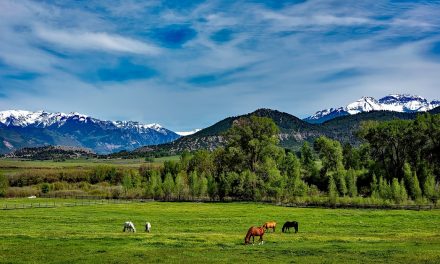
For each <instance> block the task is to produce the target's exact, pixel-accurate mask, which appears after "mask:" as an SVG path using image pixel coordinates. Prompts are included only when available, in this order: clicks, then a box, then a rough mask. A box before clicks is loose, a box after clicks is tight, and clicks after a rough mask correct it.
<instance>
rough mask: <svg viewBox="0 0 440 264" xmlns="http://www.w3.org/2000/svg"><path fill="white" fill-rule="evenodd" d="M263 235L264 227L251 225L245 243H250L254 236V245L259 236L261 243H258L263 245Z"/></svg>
mask: <svg viewBox="0 0 440 264" xmlns="http://www.w3.org/2000/svg"><path fill="white" fill-rule="evenodd" d="M263 235H264V228H262V227H255V226H251V227H250V228H249V230H248V232H247V234H246V237H245V238H244V244H245V245H247V244H250V242H251V237H252V245H253V244H254V242H255V237H256V236H259V237H260V240H259V241H260V243H258V245H263V244H264V241H263Z"/></svg>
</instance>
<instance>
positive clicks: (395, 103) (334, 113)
mask: <svg viewBox="0 0 440 264" xmlns="http://www.w3.org/2000/svg"><path fill="white" fill-rule="evenodd" d="M438 106H440V101H439V100H434V101H431V102H429V101H428V100H426V99H425V98H423V97H420V96H417V95H408V94H390V95H387V96H385V97H383V98H381V99H379V100H376V99H374V98H373V97H362V98H361V99H359V100H357V101H356V102H353V103H350V104H348V105H347V106H345V107H338V108H330V109H325V110H321V111H318V112H316V113H315V114H314V115H312V116H309V117H307V118H305V119H304V120H305V121H307V122H309V123H323V122H325V121H327V120H330V119H333V118H336V117H339V116H345V115H355V114H358V113H362V112H370V111H394V112H403V113H411V112H425V111H429V110H431V109H434V108H436V107H438Z"/></svg>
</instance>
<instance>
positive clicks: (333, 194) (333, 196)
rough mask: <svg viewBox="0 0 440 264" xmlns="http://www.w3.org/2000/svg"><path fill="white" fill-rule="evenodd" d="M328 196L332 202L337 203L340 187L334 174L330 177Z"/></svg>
mask: <svg viewBox="0 0 440 264" xmlns="http://www.w3.org/2000/svg"><path fill="white" fill-rule="evenodd" d="M328 196H329V200H330V203H332V204H335V203H336V200H337V198H338V189H337V188H336V183H335V180H334V178H333V176H330V177H329V183H328Z"/></svg>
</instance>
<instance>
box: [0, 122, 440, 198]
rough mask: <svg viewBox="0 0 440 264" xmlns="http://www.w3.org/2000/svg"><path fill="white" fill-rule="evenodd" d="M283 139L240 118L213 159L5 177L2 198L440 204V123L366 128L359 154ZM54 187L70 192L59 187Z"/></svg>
mask: <svg viewBox="0 0 440 264" xmlns="http://www.w3.org/2000/svg"><path fill="white" fill-rule="evenodd" d="M278 135H279V128H278V127H277V126H276V125H275V123H274V122H273V121H272V120H271V119H269V118H264V117H256V116H251V117H249V118H241V119H238V120H236V121H234V123H233V125H232V127H231V129H229V130H228V131H227V132H226V133H225V134H224V135H223V136H224V138H225V139H226V141H225V142H226V144H225V146H224V147H220V148H217V149H215V150H214V151H207V150H199V151H196V152H194V153H189V152H184V153H183V154H182V155H181V157H180V160H179V161H165V162H164V165H163V166H161V167H158V166H154V165H152V164H151V163H146V164H145V165H143V166H141V167H140V168H139V170H138V171H137V170H133V169H123V168H116V167H112V166H97V167H94V168H91V169H87V170H82V171H66V170H62V171H56V170H51V171H47V172H35V173H34V172H31V171H29V172H23V173H21V174H15V175H13V176H11V177H9V181H8V179H6V180H4V179H5V177H3V178H2V177H1V176H0V195H2V190H3V195H4V190H5V187H3V189H2V186H7V185H8V184H9V185H11V186H17V187H20V186H28V185H35V184H37V185H41V184H43V183H48V184H49V185H47V184H44V191H45V192H48V191H51V190H54V189H57V190H59V189H61V188H63V186H72V184H74V185H75V186H85V187H87V186H89V184H92V185H93V184H99V183H106V184H109V185H111V186H120V188H121V190H122V191H121V195H126V196H128V195H133V193H135V194H136V196H143V197H150V198H156V199H167V200H170V199H180V200H182V199H185V200H187V199H199V198H203V199H206V198H210V199H213V200H224V199H236V200H276V201H288V200H291V199H296V198H298V197H322V198H325V199H329V200H330V201H333V202H336V201H337V200H338V197H351V198H356V197H371V198H373V199H380V200H387V201H392V202H394V203H404V202H407V201H409V200H413V201H418V202H422V201H428V200H429V201H432V202H434V203H436V202H437V199H438V198H439V193H440V191H439V188H440V187H439V175H440V167H439V166H440V146H439V144H440V116H439V115H436V116H432V115H429V114H425V115H421V116H419V117H418V118H417V119H415V120H413V121H400V120H396V121H389V122H367V123H364V124H363V125H362V126H361V128H360V130H359V131H358V137H359V138H361V139H363V142H364V143H363V144H362V145H359V146H352V145H350V144H348V143H346V144H341V143H340V142H338V141H336V140H332V139H329V138H326V137H319V138H317V139H316V140H315V141H314V142H313V144H309V143H308V142H305V143H304V145H303V146H302V148H301V149H300V151H298V152H293V151H291V150H288V149H284V148H282V147H280V146H279V138H278ZM2 179H3V180H2ZM57 182H65V183H66V184H56V186H55V185H54V184H55V183H57ZM82 183H87V184H82ZM50 184H51V185H50ZM69 184H70V185H69ZM85 187H84V188H85ZM6 188H7V187H6ZM41 188H43V185H41ZM87 188H89V187H87Z"/></svg>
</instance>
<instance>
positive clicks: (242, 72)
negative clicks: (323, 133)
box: [0, 0, 440, 131]
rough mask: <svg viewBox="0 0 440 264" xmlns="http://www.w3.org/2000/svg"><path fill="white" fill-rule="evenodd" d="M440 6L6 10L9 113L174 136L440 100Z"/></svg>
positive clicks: (172, 4) (88, 1)
mask: <svg viewBox="0 0 440 264" xmlns="http://www.w3.org/2000/svg"><path fill="white" fill-rule="evenodd" d="M439 14H440V2H439V1H403V0H402V1H381V0H374V1H373V0H371V1H362V0H356V1H340V0H337V1H332V0H318V1H281V0H278V1H275V0H274V1H257V0H248V1H232V0H231V1H228V0H223V1H211V0H208V1H194V0H192V1H183V0H178V1H130V0H128V1H93V0H84V1H79V0H78V1H26V0H20V1H9V0H2V1H0V108H1V110H5V109H25V110H41V109H43V110H47V111H62V112H72V111H76V112H81V113H84V114H88V115H91V116H94V117H97V118H101V119H110V120H136V121H142V122H145V123H153V122H157V123H160V124H162V125H164V126H165V127H167V128H170V129H172V130H175V131H182V130H191V129H194V128H202V127H206V126H208V125H211V124H212V123H214V122H216V121H218V120H220V119H223V118H225V117H227V116H231V115H238V114H244V113H248V112H251V111H254V110H255V109H257V108H261V107H268V108H273V109H278V110H281V111H285V112H289V113H291V114H294V115H296V116H298V117H306V116H308V115H310V114H313V113H314V112H315V111H317V110H320V109H323V108H328V107H333V106H340V105H346V104H347V103H349V102H351V101H353V100H356V99H358V98H360V97H361V96H373V97H381V96H384V95H386V94H389V93H410V94H417V95H421V96H424V97H426V98H428V99H438V98H439V97H440V96H439V91H440V16H439Z"/></svg>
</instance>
